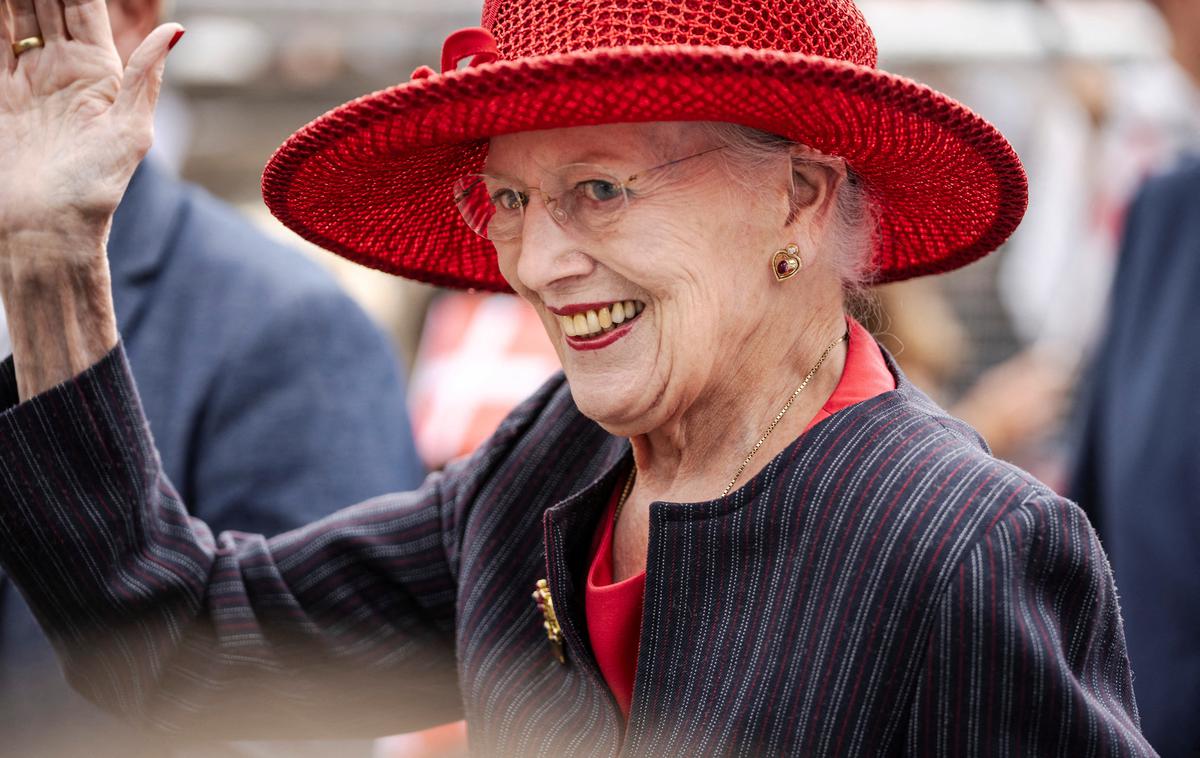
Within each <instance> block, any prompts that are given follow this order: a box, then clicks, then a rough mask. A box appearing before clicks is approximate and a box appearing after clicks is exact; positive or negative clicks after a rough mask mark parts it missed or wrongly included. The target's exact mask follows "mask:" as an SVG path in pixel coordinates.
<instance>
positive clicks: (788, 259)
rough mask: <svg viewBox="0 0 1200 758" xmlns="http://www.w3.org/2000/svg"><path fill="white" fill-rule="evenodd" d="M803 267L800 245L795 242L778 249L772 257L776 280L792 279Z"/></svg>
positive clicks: (772, 268)
mask: <svg viewBox="0 0 1200 758" xmlns="http://www.w3.org/2000/svg"><path fill="white" fill-rule="evenodd" d="M802 268H804V260H803V259H802V258H801V257H800V247H799V246H798V245H796V244H795V243H792V244H790V245H788V246H787V247H785V248H783V249H782V250H777V251H776V252H775V256H774V257H773V258H771V271H772V272H774V274H775V279H776V281H780V282H782V281H783V280H784V279H791V278H792V277H793V276H795V275H796V272H797V271H799V270H800V269H802Z"/></svg>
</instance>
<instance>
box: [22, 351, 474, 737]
mask: <svg viewBox="0 0 1200 758" xmlns="http://www.w3.org/2000/svg"><path fill="white" fill-rule="evenodd" d="M15 390H16V387H15V382H14V381H13V379H12V367H11V364H9V365H7V366H3V367H0V394H2V395H3V397H2V398H0V400H2V401H4V402H5V403H6V405H7V406H10V407H8V409H7V410H5V411H4V412H3V413H2V414H0V561H3V564H4V568H5V569H6V570H7V571H8V572H9V574H10V575H11V576H12V578H13V579H14V580H15V581H16V583H17V584H18V586H19V587H20V588H21V591H22V593H23V594H24V595H25V597H26V598H27V600H28V601H29V604H30V605H31V607H32V608H33V610H34V612H35V614H36V615H37V617H38V620H39V621H40V623H41V624H42V625H43V627H44V629H45V630H46V632H47V634H48V635H49V637H50V639H51V641H52V642H53V643H54V645H55V648H56V650H57V652H58V654H59V657H60V660H61V661H62V663H63V665H64V668H65V670H66V672H67V676H68V678H69V679H70V681H71V683H72V685H73V686H74V687H75V688H76V689H78V690H80V691H81V692H82V693H83V694H85V695H86V696H88V697H89V698H91V699H92V700H94V701H96V702H97V703H99V704H101V705H103V706H105V707H107V708H109V709H110V710H116V711H119V712H122V713H123V714H124V715H126V716H128V717H130V718H132V719H133V720H135V721H139V722H143V723H146V724H148V725H150V726H153V727H156V728H158V729H162V730H166V731H175V732H198V733H202V734H204V735H206V736H209V737H211V736H212V735H214V734H220V735H221V736H222V737H223V738H239V737H245V738H269V737H276V736H280V737H287V738H291V739H298V738H307V737H335V736H340V735H348V734H352V735H358V736H361V735H363V734H369V733H372V732H374V733H381V732H383V733H386V732H395V731H398V730H406V729H410V728H416V727H421V726H425V725H428V724H433V723H441V722H444V721H446V720H452V719H454V718H457V717H458V715H459V711H460V710H461V697H460V695H459V692H458V688H457V684H456V677H455V669H456V667H455V655H454V644H453V640H454V632H453V627H454V607H455V598H456V578H455V575H454V571H455V567H454V559H453V556H454V552H455V549H456V546H455V542H454V539H453V538H452V537H451V536H448V535H454V534H455V532H456V529H455V524H456V522H457V519H458V518H459V514H457V513H456V511H455V508H456V507H457V505H456V498H455V487H454V485H453V482H455V481H457V480H456V477H455V474H454V472H453V471H451V472H450V473H448V474H446V475H435V476H433V477H431V478H430V479H429V480H428V481H427V482H426V483H425V484H424V485H423V486H422V488H420V489H419V490H417V491H415V492H412V493H405V494H400V495H391V496H385V497H382V498H378V499H375V500H372V501H368V502H366V503H363V504H361V505H358V506H355V507H353V508H349V509H347V510H345V511H342V512H340V513H337V514H334V515H333V516H330V517H329V518H327V519H325V520H322V521H319V522H316V523H315V524H313V525H311V526H309V527H306V528H304V529H303V530H298V531H295V532H290V533H287V534H284V535H281V536H279V537H277V538H275V539H272V540H270V541H268V540H266V539H264V538H262V537H259V536H255V535H247V534H238V533H225V534H222V535H220V536H218V537H215V538H214V537H213V536H212V534H211V533H210V532H209V530H208V529H207V527H205V526H204V525H203V524H202V523H201V522H199V521H196V520H193V519H191V518H189V516H188V515H187V512H186V510H185V508H184V507H183V504H182V503H180V501H179V498H178V496H177V495H176V494H175V492H174V491H173V489H172V488H171V486H170V484H169V483H168V482H167V481H166V479H165V478H164V477H163V475H162V471H161V467H160V466H159V461H158V457H157V454H156V452H155V449H154V445H153V442H152V440H151V438H150V435H149V432H148V429H147V425H146V422H145V419H144V417H143V415H142V412H141V409H140V405H139V401H138V398H137V394H136V391H135V389H134V384H133V379H132V377H131V375H130V373H129V369H128V366H127V364H126V361H125V358H124V353H123V351H122V349H121V348H120V347H118V348H117V349H115V350H114V351H113V353H112V354H110V355H109V356H107V357H106V358H105V359H103V360H102V361H101V362H99V363H98V364H96V365H95V366H93V367H92V368H91V369H89V370H88V371H87V372H85V373H84V374H82V375H81V376H80V377H77V378H76V379H75V380H73V381H71V382H68V383H66V384H63V385H61V386H59V387H57V388H55V389H53V390H50V391H49V392H46V393H44V394H42V395H40V396H38V397H36V398H34V399H32V400H30V401H28V402H26V403H22V404H19V405H15V399H16V398H15ZM269 453H270V451H263V454H264V455H269Z"/></svg>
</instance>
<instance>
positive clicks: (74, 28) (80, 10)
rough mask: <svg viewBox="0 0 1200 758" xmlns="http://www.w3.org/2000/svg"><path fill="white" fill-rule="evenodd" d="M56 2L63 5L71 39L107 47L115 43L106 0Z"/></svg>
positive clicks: (59, 0)
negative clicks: (109, 23)
mask: <svg viewBox="0 0 1200 758" xmlns="http://www.w3.org/2000/svg"><path fill="white" fill-rule="evenodd" d="M40 1H41V0H39V2H40ZM54 4H55V5H58V4H61V5H62V6H63V18H64V19H65V20H66V27H67V34H69V35H70V36H71V39H73V40H76V41H78V42H83V43H86V44H89V45H103V46H105V47H107V46H110V45H112V44H113V37H112V27H110V26H109V25H108V6H107V5H106V4H105V0H56V2H55V3H54Z"/></svg>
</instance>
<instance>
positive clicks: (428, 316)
mask: <svg viewBox="0 0 1200 758" xmlns="http://www.w3.org/2000/svg"><path fill="white" fill-rule="evenodd" d="M480 5H481V2H480V0H390V1H389V0H319V1H318V0H257V1H256V2H253V3H244V2H240V1H237V2H235V1H234V0H176V2H175V3H174V7H173V8H171V9H170V12H169V16H170V17H171V18H173V19H174V20H178V21H181V22H182V23H183V24H184V25H185V26H186V27H187V29H188V35H187V37H186V39H185V40H184V42H183V44H181V45H180V46H179V48H178V49H177V50H176V51H175V52H174V53H173V55H172V60H171V65H170V67H169V71H168V74H169V76H168V85H169V92H168V94H167V95H166V96H165V98H164V103H163V106H162V107H161V109H160V124H159V126H158V134H159V141H158V143H157V144H156V147H155V150H156V152H157V153H158V154H159V157H160V158H161V159H163V160H164V161H165V162H166V163H167V164H169V165H170V166H171V167H173V169H174V170H175V171H176V172H178V173H179V174H180V175H181V176H183V177H184V178H186V179H189V180H192V181H195V182H197V183H199V184H201V185H203V186H205V187H207V188H208V189H209V190H210V191H211V192H212V193H214V194H216V195H218V196H219V197H221V198H224V199H225V200H228V201H230V202H231V203H233V204H235V205H236V206H238V207H239V208H240V209H241V210H242V211H243V212H244V213H245V214H246V215H247V216H249V217H251V218H252V219H254V220H255V222H256V223H258V224H260V225H261V226H262V227H263V228H265V229H267V230H269V231H270V232H271V233H272V234H274V235H278V236H280V237H282V238H286V239H289V240H290V242H291V243H292V244H294V245H295V246H296V247H297V248H299V249H302V250H305V251H307V252H308V253H310V254H311V255H313V256H314V257H316V258H318V259H319V260H320V261H321V262H323V263H325V264H327V265H328V266H329V267H330V268H331V269H332V270H333V271H334V272H335V274H336V275H337V277H338V278H339V280H340V281H341V283H342V284H343V285H344V286H345V287H346V288H347V290H348V291H349V292H350V293H351V294H352V295H353V296H354V297H355V298H356V299H358V300H359V301H360V302H361V303H362V304H363V305H364V306H365V308H366V309H367V311H368V312H369V313H370V314H371V315H372V316H373V317H374V318H375V319H377V320H378V322H379V323H380V324H381V325H382V326H383V327H384V329H385V330H386V331H387V332H388V333H389V334H390V335H391V336H392V338H393V339H394V340H395V343H396V345H397V347H398V348H399V351H400V353H401V355H402V356H403V357H404V359H405V361H406V367H407V370H409V371H410V372H411V373H410V384H409V387H410V398H409V401H410V409H411V412H412V416H413V420H414V427H415V434H416V436H417V442H418V448H419V450H420V451H421V453H422V456H423V457H424V459H425V462H426V464H427V465H428V466H430V467H431V468H436V467H439V466H441V465H443V464H444V463H445V462H446V460H448V459H449V458H450V457H453V456H455V455H458V454H461V453H463V452H465V451H467V450H469V449H470V448H471V447H472V446H473V445H474V444H476V443H477V442H478V441H479V440H480V439H481V438H482V437H483V436H486V434H487V433H488V432H489V431H490V429H491V427H492V426H493V425H494V424H495V423H496V421H498V420H499V418H501V417H502V416H503V414H504V413H505V412H506V410H507V409H508V408H509V407H510V406H511V405H512V404H513V403H515V402H516V401H517V400H519V399H521V398H523V397H524V396H525V395H526V394H528V392H530V391H531V390H532V389H534V388H535V387H536V386H537V385H538V384H540V383H541V382H542V381H543V380H544V379H545V378H546V376H547V375H548V374H549V373H550V372H552V371H554V370H555V369H556V366H557V361H556V359H555V357H554V353H553V351H552V349H551V348H550V345H549V343H548V341H547V340H546V338H545V336H544V334H543V333H542V330H541V326H540V323H538V322H537V320H536V318H533V317H532V316H531V315H530V314H529V313H528V312H527V311H525V309H524V308H523V307H522V305H521V304H520V303H518V302H516V301H515V299H511V298H506V297H499V298H497V297H483V296H474V295H467V294H455V295H451V294H449V293H439V292H438V291H436V290H435V289H434V288H431V287H426V286H423V285H418V284H413V283H409V282H405V281H401V280H399V279H394V278H391V277H388V276H384V275H382V274H378V273H376V272H373V271H369V270H367V269H364V268H361V267H358V266H356V265H354V264H350V263H347V262H345V261H342V260H341V259H338V258H335V257H334V256H332V255H329V254H326V253H323V252H322V251H320V250H316V249H314V248H312V247H311V246H309V245H308V244H307V243H305V242H303V241H302V240H300V239H299V238H296V237H294V236H293V235H291V233H290V232H287V231H286V230H284V229H283V228H282V227H281V226H279V225H278V224H277V223H276V222H275V221H274V220H273V219H272V218H271V217H270V215H269V214H268V213H267V212H266V210H265V209H264V207H263V205H262V202H261V198H260V194H259V177H260V173H261V171H262V168H263V166H264V164H265V163H266V161H267V159H268V157H269V156H270V154H271V153H272V151H273V150H274V149H275V148H276V147H277V146H278V145H279V144H280V143H281V142H282V141H283V140H284V139H285V138H286V137H287V136H288V135H289V134H291V133H292V132H293V131H295V130H296V129H297V128H299V127H300V126H301V125H303V124H305V123H307V122H308V121H310V120H312V119H313V118H315V117H317V116H319V115H320V114H322V113H323V112H325V111H327V110H328V109H330V108H332V107H334V106H336V105H338V104H340V103H342V102H344V101H346V100H349V99H351V98H353V97H355V96H358V95H360V94H363V93H366V92H369V91H373V90H377V89H381V88H385V87H388V86H391V85H394V84H396V83H398V82H402V81H405V80H407V79H408V77H409V74H410V73H411V72H412V70H413V69H414V68H416V67H417V66H420V65H430V66H433V67H435V68H436V67H437V62H438V60H439V59H440V46H441V41H442V40H443V39H444V37H445V36H446V34H447V33H449V32H450V31H452V30H454V29H457V28H460V27H464V26H472V25H476V24H477V23H478V20H479V9H480ZM858 5H859V7H860V8H861V9H862V11H863V13H864V15H865V16H866V17H867V20H868V21H869V22H870V24H871V26H872V28H873V29H874V31H875V33H876V36H877V39H878V42H879V50H880V61H879V62H880V66H881V67H882V68H885V69H888V70H890V71H893V72H895V73H900V74H904V75H908V76H912V77H914V78H916V79H919V80H921V81H923V82H927V83H929V84H930V85H932V86H934V87H935V88H937V89H940V90H942V91H944V92H947V93H949V94H950V95H952V96H953V97H955V98H957V99H959V100H960V101H961V102H964V103H966V104H967V105H968V106H970V107H971V108H972V109H974V110H976V111H977V112H979V113H981V114H982V115H983V116H985V117H986V118H987V119H989V120H990V121H992V123H994V124H996V125H997V126H998V127H999V128H1000V130H1001V131H1002V132H1003V133H1004V134H1005V135H1006V136H1008V138H1009V139H1010V140H1011V141H1012V142H1013V144H1014V146H1015V147H1016V149H1017V152H1018V153H1019V154H1020V155H1021V157H1022V159H1023V160H1024V162H1025V166H1026V168H1027V170H1028V173H1029V179H1030V210H1029V213H1028V215H1027V216H1026V219H1025V221H1024V223H1023V224H1022V226H1021V228H1020V229H1019V230H1018V232H1017V234H1016V235H1015V236H1014V238H1013V239H1012V240H1011V241H1010V242H1009V243H1008V244H1007V245H1006V246H1005V248H1004V249H1003V250H1001V251H1000V252H999V253H998V254H995V255H993V256H990V257H989V258H987V259H985V260H984V261H982V262H980V263H977V264H974V265H972V266H969V267H967V268H965V269H962V270H960V271H958V272H955V273H953V274H950V275H948V276H941V277H935V278H931V279H930V280H928V281H926V280H921V281H918V282H916V283H912V284H901V285H896V286H891V287H887V288H883V289H881V290H880V291H879V292H878V301H877V302H876V303H874V304H871V305H869V306H868V307H866V308H865V310H864V318H865V319H866V320H867V321H868V322H869V325H870V326H871V328H872V329H873V330H874V331H875V332H876V333H877V334H878V335H879V336H880V338H881V340H883V341H884V343H885V344H886V345H887V346H888V347H889V348H890V349H891V350H892V351H893V353H895V354H896V355H897V357H898V358H899V361H900V363H901V365H902V366H903V368H904V370H905V371H906V372H907V373H908V374H909V375H910V377H911V378H912V379H913V380H914V381H915V382H916V383H917V384H918V385H919V386H921V387H922V388H923V389H925V390H926V391H927V392H929V393H930V394H932V395H933V396H934V397H935V398H936V399H938V400H939V402H941V403H942V404H943V405H945V406H947V407H949V408H950V409H951V410H952V411H953V412H954V413H956V414H957V415H960V416H962V417H964V418H965V419H966V420H968V421H969V422H970V423H972V424H973V425H975V426H976V427H977V428H978V429H980V431H981V432H982V433H983V434H984V436H985V437H986V438H987V439H988V441H989V443H990V444H991V445H992V447H993V449H994V450H995V452H996V453H997V454H998V455H999V456H1001V457H1005V458H1008V459H1010V460H1012V461H1014V462H1016V463H1018V464H1019V465H1022V466H1023V467H1025V468H1027V469H1030V470H1032V471H1033V472H1034V473H1035V474H1036V475H1038V476H1039V477H1041V478H1042V479H1043V480H1045V481H1047V482H1048V483H1051V484H1052V485H1055V486H1058V485H1061V484H1062V483H1063V477H1064V476H1065V474H1064V470H1065V465H1066V464H1065V460H1064V459H1065V455H1066V454H1065V450H1066V443H1065V441H1064V438H1063V437H1064V431H1063V430H1064V429H1065V428H1066V426H1067V425H1066V424H1065V419H1066V416H1067V415H1068V413H1069V409H1070V406H1071V400H1072V395H1073V392H1074V390H1073V388H1074V387H1075V386H1076V384H1077V379H1078V376H1077V374H1078V371H1079V368H1080V366H1081V364H1082V362H1083V361H1084V360H1085V359H1086V353H1087V351H1088V349H1089V346H1091V345H1093V344H1094V343H1095V340H1096V338H1097V336H1098V332H1099V330H1100V328H1101V327H1102V324H1103V315H1104V308H1105V304H1106V297H1107V292H1108V287H1109V282H1110V278H1111V272H1112V270H1113V267H1114V263H1115V253H1116V247H1117V243H1118V235H1119V233H1120V229H1121V223H1122V218H1123V213H1124V211H1125V208H1126V206H1127V204H1128V202H1129V199H1130V197H1131V195H1132V193H1133V192H1134V191H1135V190H1136V188H1137V187H1138V185H1139V184H1140V183H1141V182H1142V181H1143V180H1144V179H1145V177H1147V176H1149V175H1150V174H1152V173H1156V172H1159V171H1162V170H1165V169H1167V168H1169V167H1170V166H1171V165H1172V164H1173V163H1174V162H1175V161H1176V160H1177V159H1178V157H1179V156H1180V155H1181V154H1182V153H1184V152H1186V151H1187V150H1188V149H1189V148H1191V147H1194V146H1195V143H1196V142H1197V139H1198V135H1197V129H1196V120H1195V117H1194V109H1195V95H1194V94H1193V88H1192V87H1193V85H1192V84H1191V83H1190V81H1189V80H1188V78H1187V76H1186V75H1185V74H1184V73H1183V72H1182V71H1181V70H1180V69H1178V68H1177V66H1176V65H1175V63H1174V62H1173V61H1172V59H1171V57H1170V51H1169V42H1168V37H1167V34H1166V30H1165V29H1164V27H1163V25H1162V22H1161V21H1160V19H1159V17H1158V14H1157V13H1156V12H1155V10H1154V8H1153V6H1152V5H1150V4H1148V3H1146V2H1142V1H1141V0H1075V1H1072V2H1068V1H1065V0H1064V1H1058V2H1049V1H1047V2H1034V1H1033V0H862V1H861V2H859V3H858ZM464 399H466V401H465V402H464ZM430 418H437V419H438V420H439V423H438V424H437V425H436V427H435V425H431V424H429V423H428V420H429V419H430ZM461 740H462V737H461V731H459V730H458V728H457V727H451V728H449V729H448V730H443V731H441V732H439V733H437V734H433V735H410V736H405V737H397V738H394V739H392V740H389V741H381V742H380V743H378V745H377V748H376V752H377V755H379V756H416V755H446V754H453V753H454V751H455V750H459V749H461Z"/></svg>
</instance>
